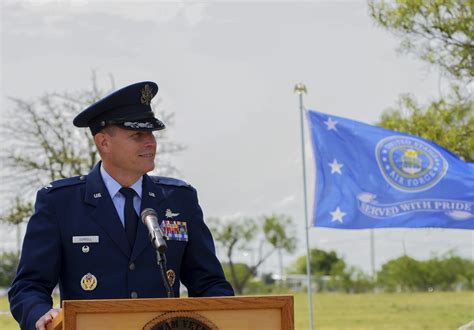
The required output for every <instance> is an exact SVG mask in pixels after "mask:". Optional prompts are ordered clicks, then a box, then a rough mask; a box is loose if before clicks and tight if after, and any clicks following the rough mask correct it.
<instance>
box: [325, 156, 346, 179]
mask: <svg viewBox="0 0 474 330" xmlns="http://www.w3.org/2000/svg"><path fill="white" fill-rule="evenodd" d="M328 164H329V166H331V174H334V173H339V174H341V175H342V172H341V168H342V167H343V166H344V165H343V164H339V163H338V162H337V160H336V158H334V160H333V161H332V163H328Z"/></svg>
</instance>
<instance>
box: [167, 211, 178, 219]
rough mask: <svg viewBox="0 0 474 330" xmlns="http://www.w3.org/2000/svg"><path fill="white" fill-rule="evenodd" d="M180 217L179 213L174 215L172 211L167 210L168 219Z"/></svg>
mask: <svg viewBox="0 0 474 330" xmlns="http://www.w3.org/2000/svg"><path fill="white" fill-rule="evenodd" d="M178 215H179V213H173V212H172V211H171V210H170V209H166V213H165V216H166V217H167V218H174V217H177V216H178Z"/></svg>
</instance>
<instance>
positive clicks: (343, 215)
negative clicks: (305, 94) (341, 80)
mask: <svg viewBox="0 0 474 330" xmlns="http://www.w3.org/2000/svg"><path fill="white" fill-rule="evenodd" d="M307 119H308V122H309V127H310V131H311V137H312V142H313V150H314V158H315V162H316V192H315V200H314V219H313V225H314V226H317V227H331V228H341V229H363V228H386V227H399V228H400V227H409V228H421V227H441V228H460V229H474V163H468V162H464V161H462V160H461V159H459V158H458V157H457V156H455V155H454V154H452V153H451V152H449V151H448V150H446V149H444V148H442V147H440V146H439V145H437V144H435V143H434V142H432V141H429V140H426V139H423V138H420V137H417V136H413V135H409V134H405V133H400V132H395V131H391V130H387V129H384V128H381V127H377V126H371V125H367V124H364V123H361V122H357V121H354V120H350V119H346V118H341V117H336V116H332V115H327V114H323V113H319V112H316V111H308V113H307Z"/></svg>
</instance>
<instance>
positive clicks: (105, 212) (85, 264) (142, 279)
mask: <svg viewBox="0 0 474 330" xmlns="http://www.w3.org/2000/svg"><path fill="white" fill-rule="evenodd" d="M145 208H152V209H154V210H155V211H156V212H157V214H158V220H159V222H160V224H161V227H162V229H163V231H164V233H165V236H166V237H167V238H168V239H167V245H168V249H167V251H166V258H167V263H168V269H169V270H170V272H171V273H172V275H175V277H176V280H175V281H174V284H173V286H172V289H173V290H174V294H175V297H178V296H179V285H180V282H182V283H183V284H184V285H185V286H186V288H187V289H188V294H189V296H191V297H209V296H229V295H234V292H233V289H232V287H231V285H230V284H229V283H228V282H227V281H226V280H225V277H224V274H223V271H222V267H221V265H220V263H219V261H218V259H217V257H216V255H215V247H214V242H213V239H212V236H211V233H210V231H209V229H208V227H207V226H206V225H205V223H204V221H203V214H202V211H201V208H200V206H199V204H198V200H197V193H196V190H195V189H194V188H192V187H191V186H189V185H188V184H186V183H185V182H183V181H180V180H177V179H171V178H164V177H152V176H148V175H144V176H143V191H142V201H141V209H142V210H144V209H145ZM57 283H59V289H60V296H61V300H69V299H118V298H136V297H138V298H158V297H167V293H166V290H165V287H164V285H163V280H162V276H161V273H160V269H159V266H158V265H157V261H156V252H155V250H154V248H153V247H152V244H151V243H150V239H149V237H148V232H147V229H146V227H145V225H143V223H142V222H141V221H139V224H138V229H137V236H136V240H135V245H134V246H133V249H131V248H130V246H129V243H128V240H127V237H126V234H125V230H124V228H123V225H122V223H121V222H120V218H119V216H118V214H117V211H116V209H115V207H114V205H113V202H112V199H111V197H110V195H109V193H108V191H107V188H106V187H105V185H104V183H103V181H102V177H101V175H100V163H99V164H98V165H97V166H95V168H94V169H93V170H92V171H91V173H89V175H87V176H80V177H73V178H69V179H64V180H59V181H55V182H53V183H52V184H51V185H49V186H47V187H45V188H42V189H41V190H40V191H38V193H37V197H36V204H35V212H34V214H33V216H32V217H31V219H30V221H29V223H28V227H27V230H26V235H25V239H24V243H23V250H22V255H21V259H20V264H19V266H18V270H17V275H16V277H15V279H14V281H13V283H12V286H11V289H10V291H9V292H8V296H9V300H10V308H11V311H12V314H13V316H14V317H15V319H16V320H17V321H18V322H19V324H20V326H21V328H22V329H34V328H35V322H36V321H37V320H38V319H39V318H40V317H41V316H42V315H43V314H44V313H46V312H47V311H48V310H49V309H50V308H51V306H52V299H51V292H52V291H53V289H54V287H55V286H56V284H57Z"/></svg>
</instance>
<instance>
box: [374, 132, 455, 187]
mask: <svg viewBox="0 0 474 330" xmlns="http://www.w3.org/2000/svg"><path fill="white" fill-rule="evenodd" d="M375 157H376V159H377V164H378V166H379V169H380V172H381V173H382V175H383V177H384V179H385V180H386V181H387V182H388V183H389V184H390V185H391V186H392V187H394V188H395V189H398V190H400V191H403V192H419V191H424V190H427V189H430V188H432V187H433V186H435V185H436V184H437V183H438V182H439V181H440V180H441V179H442V178H443V177H444V175H445V174H446V171H447V169H448V162H447V161H446V159H444V157H443V156H442V155H441V153H440V152H439V151H438V150H436V149H435V148H433V147H432V146H431V145H429V144H428V143H426V142H424V141H423V140H421V139H417V138H413V137H408V136H401V135H398V136H397V135H395V136H389V137H387V138H384V139H382V140H380V141H379V143H377V146H376V148H375Z"/></svg>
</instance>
